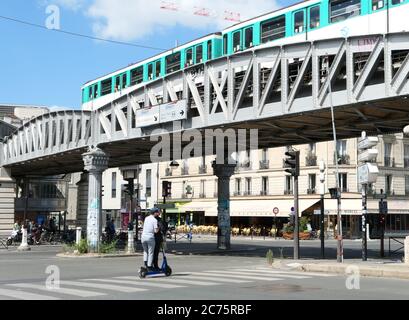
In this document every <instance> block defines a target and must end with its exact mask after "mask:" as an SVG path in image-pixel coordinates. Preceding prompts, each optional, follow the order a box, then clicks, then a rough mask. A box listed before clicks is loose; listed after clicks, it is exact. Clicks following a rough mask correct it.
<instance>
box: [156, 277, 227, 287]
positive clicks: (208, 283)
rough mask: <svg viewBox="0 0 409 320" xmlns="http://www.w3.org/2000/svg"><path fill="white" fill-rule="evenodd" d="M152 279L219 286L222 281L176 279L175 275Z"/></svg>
mask: <svg viewBox="0 0 409 320" xmlns="http://www.w3.org/2000/svg"><path fill="white" fill-rule="evenodd" d="M150 281H157V282H165V283H166V282H167V283H180V284H189V285H194V286H217V285H220V284H221V283H216V282H208V281H206V282H204V281H194V280H184V279H176V278H173V277H170V278H152V279H150Z"/></svg>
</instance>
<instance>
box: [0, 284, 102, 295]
mask: <svg viewBox="0 0 409 320" xmlns="http://www.w3.org/2000/svg"><path fill="white" fill-rule="evenodd" d="M8 286H12V287H17V288H24V289H35V290H40V291H47V292H49V293H59V294H67V295H70V296H77V297H82V298H89V297H97V296H103V295H105V294H103V293H99V292H94V291H86V290H76V289H68V288H61V287H60V288H56V289H48V288H47V287H46V286H45V285H43V284H34V283H15V284H9V285H8Z"/></svg>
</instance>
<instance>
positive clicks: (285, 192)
mask: <svg viewBox="0 0 409 320" xmlns="http://www.w3.org/2000/svg"><path fill="white" fill-rule="evenodd" d="M293 194H294V191H293V190H284V195H285V196H292V195H293Z"/></svg>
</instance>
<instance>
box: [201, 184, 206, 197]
mask: <svg viewBox="0 0 409 320" xmlns="http://www.w3.org/2000/svg"><path fill="white" fill-rule="evenodd" d="M205 184H206V180H200V195H201V197H202V198H204V195H205Z"/></svg>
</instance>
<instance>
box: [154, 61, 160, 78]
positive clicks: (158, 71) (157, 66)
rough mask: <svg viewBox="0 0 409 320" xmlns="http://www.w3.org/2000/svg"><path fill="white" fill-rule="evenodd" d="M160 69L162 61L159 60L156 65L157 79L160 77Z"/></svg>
mask: <svg viewBox="0 0 409 320" xmlns="http://www.w3.org/2000/svg"><path fill="white" fill-rule="evenodd" d="M160 68H161V63H160V60H158V61H156V63H155V77H156V78H158V77H160Z"/></svg>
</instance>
